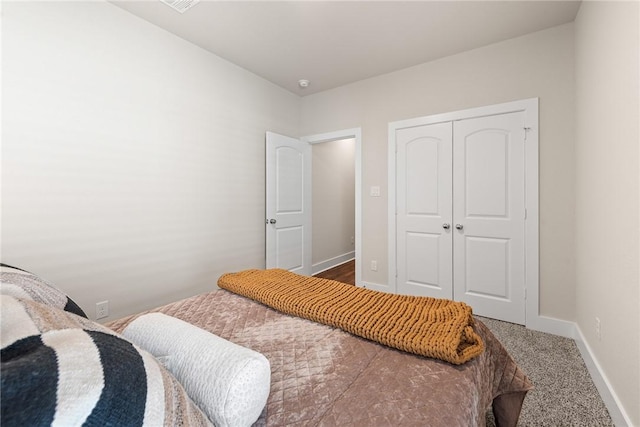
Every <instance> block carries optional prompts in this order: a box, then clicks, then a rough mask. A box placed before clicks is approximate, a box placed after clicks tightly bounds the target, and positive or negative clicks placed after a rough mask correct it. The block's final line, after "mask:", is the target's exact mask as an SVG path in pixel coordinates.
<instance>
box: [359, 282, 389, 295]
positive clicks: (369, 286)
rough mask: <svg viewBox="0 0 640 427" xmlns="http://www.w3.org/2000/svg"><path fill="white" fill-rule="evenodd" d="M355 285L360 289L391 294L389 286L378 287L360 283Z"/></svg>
mask: <svg viewBox="0 0 640 427" xmlns="http://www.w3.org/2000/svg"><path fill="white" fill-rule="evenodd" d="M356 285H357V286H359V287H361V288H366V289H371V290H374V291H380V292H386V293H393V291H391V290H389V286H387V285H380V284H378V283H372V282H361V283H356Z"/></svg>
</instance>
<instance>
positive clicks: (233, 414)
mask: <svg viewBox="0 0 640 427" xmlns="http://www.w3.org/2000/svg"><path fill="white" fill-rule="evenodd" d="M122 335H124V336H125V337H126V338H128V339H129V340H131V341H132V342H133V343H134V344H136V345H138V346H139V347H141V348H143V349H145V350H147V351H148V352H149V353H151V354H153V355H154V356H155V357H156V358H158V359H159V360H160V361H161V362H162V363H163V364H164V365H165V367H166V368H167V369H168V370H169V371H170V372H171V373H172V374H173V375H174V376H175V377H176V378H177V379H178V381H180V382H181V383H182V386H183V387H184V389H185V390H186V392H187V394H188V395H189V396H190V397H191V399H193V401H194V402H195V403H196V404H197V405H198V406H200V409H202V411H203V412H204V413H206V414H207V415H208V416H209V419H210V420H211V421H213V423H214V424H215V425H216V426H220V427H223V426H234V427H235V426H250V425H251V424H253V423H254V422H255V421H256V420H257V419H258V417H259V416H260V414H261V412H262V410H263V408H264V407H265V405H266V403H267V398H268V397H269V389H270V384H271V366H270V364H269V361H268V360H267V358H266V357H264V356H263V355H262V354H260V353H258V352H256V351H253V350H251V349H248V348H245V347H242V346H239V345H237V344H234V343H232V342H229V341H227V340H225V339H223V338H220V337H218V336H216V335H213V334H211V333H209V332H207V331H205V330H203V329H200V328H198V327H196V326H193V325H191V324H189V323H187V322H184V321H182V320H180V319H176V318H174V317H170V316H167V315H164V314H162V313H150V314H145V315H143V316H140V317H138V318H137V319H136V320H134V321H133V322H131V323H130V324H129V325H128V326H127V327H126V328H125V330H124V331H123V332H122Z"/></svg>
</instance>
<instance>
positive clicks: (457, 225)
mask: <svg viewBox="0 0 640 427" xmlns="http://www.w3.org/2000/svg"><path fill="white" fill-rule="evenodd" d="M463 228H464V225H462V224H456V230H462V229H463Z"/></svg>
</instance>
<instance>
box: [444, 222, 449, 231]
mask: <svg viewBox="0 0 640 427" xmlns="http://www.w3.org/2000/svg"><path fill="white" fill-rule="evenodd" d="M442 228H444V229H445V230H448V229H449V228H451V224H449V223H448V222H445V223H444V224H442Z"/></svg>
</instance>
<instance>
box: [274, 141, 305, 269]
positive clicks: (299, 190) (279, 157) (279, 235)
mask: <svg viewBox="0 0 640 427" xmlns="http://www.w3.org/2000/svg"><path fill="white" fill-rule="evenodd" d="M266 141H267V153H266V267H267V268H282V269H285V270H289V271H292V272H294V273H298V274H304V275H310V274H311V146H310V145H309V144H307V143H306V142H302V141H299V140H297V139H294V138H290V137H287V136H283V135H278V134H275V133H272V132H267V135H266Z"/></svg>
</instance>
